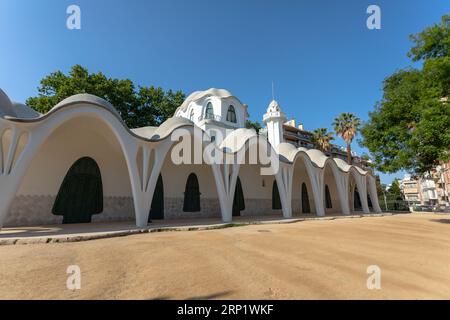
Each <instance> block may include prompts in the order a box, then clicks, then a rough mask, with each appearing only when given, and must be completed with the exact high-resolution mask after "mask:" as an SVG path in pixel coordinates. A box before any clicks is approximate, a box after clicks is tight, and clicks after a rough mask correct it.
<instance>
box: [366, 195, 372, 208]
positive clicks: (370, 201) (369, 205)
mask: <svg viewBox="0 0 450 320" xmlns="http://www.w3.org/2000/svg"><path fill="white" fill-rule="evenodd" d="M367 206H368V207H369V209H373V205H372V199H371V198H370V194H367Z"/></svg>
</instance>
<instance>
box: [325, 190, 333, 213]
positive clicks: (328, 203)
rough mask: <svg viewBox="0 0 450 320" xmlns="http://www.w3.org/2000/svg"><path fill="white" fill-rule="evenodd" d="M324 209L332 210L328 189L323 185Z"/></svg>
mask: <svg viewBox="0 0 450 320" xmlns="http://www.w3.org/2000/svg"><path fill="white" fill-rule="evenodd" d="M325 208H327V209H331V208H333V203H332V201H331V195H330V189H329V188H328V185H327V184H326V185H325Z"/></svg>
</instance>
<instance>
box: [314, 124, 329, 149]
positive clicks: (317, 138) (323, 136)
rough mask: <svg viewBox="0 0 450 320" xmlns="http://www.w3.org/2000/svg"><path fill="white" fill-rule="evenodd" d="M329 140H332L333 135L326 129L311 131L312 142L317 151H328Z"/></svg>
mask: <svg viewBox="0 0 450 320" xmlns="http://www.w3.org/2000/svg"><path fill="white" fill-rule="evenodd" d="M331 140H334V138H333V133H332V132H328V131H327V129H326V128H318V129H316V130H314V131H313V136H312V141H313V143H314V145H315V146H316V148H317V149H319V150H322V151H326V150H330V147H331V143H330V141H331Z"/></svg>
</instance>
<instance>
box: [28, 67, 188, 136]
mask: <svg viewBox="0 0 450 320" xmlns="http://www.w3.org/2000/svg"><path fill="white" fill-rule="evenodd" d="M38 92H39V95H38V96H37V97H30V98H28V99H27V101H26V104H27V105H29V106H30V107H32V108H33V109H35V110H36V111H38V112H40V113H46V112H48V111H49V110H50V109H51V108H53V107H54V106H55V105H56V104H58V103H59V102H61V101H62V100H63V99H65V98H67V97H69V96H71V95H74V94H78V93H90V94H93V95H96V96H98V97H101V98H103V99H105V100H106V101H108V102H110V103H111V104H112V105H113V106H114V107H115V108H116V109H117V111H118V112H119V114H120V115H121V117H122V119H123V121H124V122H125V123H126V124H127V126H128V127H130V128H136V127H144V126H157V125H159V124H161V123H162V122H163V121H165V120H167V119H168V118H170V117H171V116H172V115H173V113H174V112H175V109H176V108H177V107H178V106H179V105H181V104H182V103H183V101H184V97H185V95H184V93H183V92H181V91H177V92H173V91H172V90H169V91H164V90H163V89H162V88H156V87H153V86H151V87H139V88H138V90H136V88H135V85H134V83H133V82H132V81H131V80H129V79H123V80H120V79H112V78H107V77H106V76H105V75H104V74H103V73H101V72H98V73H91V74H90V73H89V72H88V70H87V69H86V68H84V67H82V66H80V65H75V66H73V67H72V68H71V70H70V72H69V74H68V75H66V74H64V73H63V72H61V71H56V72H54V73H51V74H50V75H48V76H46V77H45V78H43V79H42V80H41V85H40V87H39V88H38Z"/></svg>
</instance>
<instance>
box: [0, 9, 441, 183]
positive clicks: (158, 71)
mask: <svg viewBox="0 0 450 320" xmlns="http://www.w3.org/2000/svg"><path fill="white" fill-rule="evenodd" d="M71 4H76V5H78V6H80V8H81V13H82V17H81V23H82V29H81V30H68V29H67V28H66V19H67V17H68V15H67V14H66V8H67V7H68V6H69V5H71ZM370 4H376V5H379V6H380V8H381V13H382V17H381V19H382V20H381V23H382V28H381V30H368V29H367V27H366V19H367V17H368V14H367V13H366V9H367V7H368V6H369V5H370ZM449 12H450V1H442V0H420V1H419V0H417V1H411V0H395V1H363V0H358V1H356V0H346V1H331V0H329V1H322V0H320V1H317V0H316V1H312V0H309V1H300V0H297V1H294V0H282V1H280V0H278V1H275V0H264V1H262V0H227V1H225V0H222V1H217V0H209V1H206V0H190V1H185V0H159V1H148V0H145V1H144V0H142V1H139V0H128V1H114V0H109V1H106V0H96V1H92V0H90V1H89V0H71V1H65V0H41V1H25V0H1V2H0V39H1V41H2V46H1V50H0V87H1V88H2V89H3V90H4V91H5V92H6V93H7V94H8V95H9V96H10V98H11V99H12V100H15V101H21V102H23V101H25V100H26V99H27V98H28V97H29V96H33V95H36V94H37V86H38V85H39V81H40V79H42V78H43V77H44V76H45V75H47V74H49V73H50V72H53V71H56V70H62V71H65V72H66V71H68V70H69V69H70V67H71V66H72V65H74V64H81V65H83V66H85V67H87V68H88V69H89V70H90V71H91V72H97V71H102V72H104V73H105V74H107V75H108V76H110V77H115V78H129V79H131V80H133V81H134V82H135V83H136V84H139V85H145V86H148V85H156V86H162V87H163V88H166V89H168V88H171V89H175V90H176V89H181V90H183V91H184V92H186V93H187V94H189V93H190V92H192V91H195V90H202V89H207V88H210V87H217V88H226V89H228V90H230V91H231V92H232V93H233V94H234V95H236V96H238V97H239V98H240V99H241V100H242V101H243V102H244V103H247V104H248V105H249V112H250V117H251V119H252V120H258V121H261V118H262V115H263V113H264V112H265V109H266V107H267V105H268V104H269V102H270V100H271V95H272V93H271V83H272V81H274V83H275V98H276V99H277V100H278V102H279V103H280V104H281V106H282V108H283V110H284V111H285V112H286V113H287V114H288V116H289V117H293V118H296V120H297V122H302V123H303V124H304V126H305V128H306V129H311V130H312V129H314V128H317V127H327V128H329V129H331V123H332V121H333V119H334V117H335V116H336V115H338V114H339V113H341V112H344V111H347V112H353V113H355V114H356V115H358V116H359V117H360V118H362V119H363V120H366V119H367V117H368V112H369V111H370V110H372V109H373V106H374V104H375V102H376V101H377V100H379V99H380V98H381V94H382V91H381V84H382V81H383V79H384V78H385V77H386V76H388V75H390V74H391V73H393V72H394V71H395V70H397V69H399V68H403V67H406V66H408V65H411V61H410V60H409V59H408V58H407V56H406V54H407V52H408V50H409V48H410V47H411V43H410V42H409V39H408V36H409V34H411V33H417V32H419V31H421V30H423V29H424V28H425V27H426V26H429V25H431V24H433V23H436V22H438V21H439V19H440V17H441V16H442V15H443V14H445V13H449ZM336 142H337V143H338V144H342V142H341V140H340V139H339V138H337V140H336ZM353 148H354V149H355V150H356V151H357V152H359V153H361V152H364V150H363V149H361V148H360V147H359V146H358V144H357V143H356V142H354V143H353ZM395 176H400V177H401V176H403V173H398V174H397V175H383V174H382V175H381V178H382V181H383V182H385V183H388V182H390V181H391V180H392V178H393V177H395Z"/></svg>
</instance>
